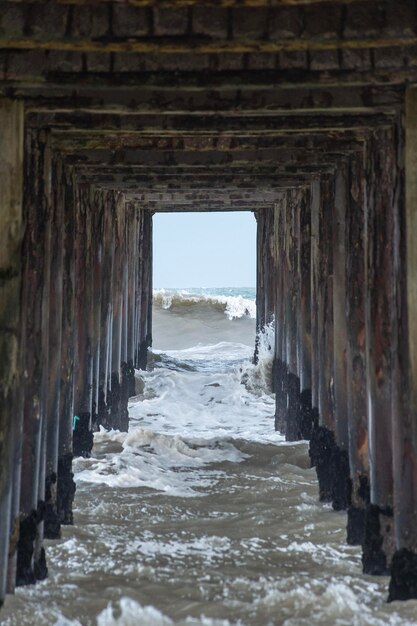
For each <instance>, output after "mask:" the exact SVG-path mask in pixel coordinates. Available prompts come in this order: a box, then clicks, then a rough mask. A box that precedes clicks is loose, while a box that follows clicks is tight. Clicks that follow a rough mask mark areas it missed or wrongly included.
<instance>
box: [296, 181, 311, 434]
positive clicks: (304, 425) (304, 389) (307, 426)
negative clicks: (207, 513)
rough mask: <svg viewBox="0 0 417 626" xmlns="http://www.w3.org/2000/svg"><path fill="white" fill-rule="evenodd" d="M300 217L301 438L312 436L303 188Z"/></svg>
mask: <svg viewBox="0 0 417 626" xmlns="http://www.w3.org/2000/svg"><path fill="white" fill-rule="evenodd" d="M299 210H300V216H299V221H298V239H299V246H298V254H299V258H298V272H299V279H298V282H299V286H300V287H299V290H300V293H299V299H298V304H299V310H298V313H297V318H298V366H299V377H300V403H299V412H300V415H299V417H298V423H299V428H300V436H301V438H302V439H310V437H311V431H312V426H313V424H312V419H313V415H312V395H311V391H312V363H311V358H312V346H311V245H312V240H311V192H310V188H309V187H305V188H304V189H303V195H302V198H301V200H300V209H299Z"/></svg>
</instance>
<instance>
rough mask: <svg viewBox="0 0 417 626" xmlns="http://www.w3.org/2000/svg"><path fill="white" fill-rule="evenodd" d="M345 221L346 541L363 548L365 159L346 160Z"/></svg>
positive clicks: (366, 464) (365, 463)
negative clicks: (348, 489)
mask: <svg viewBox="0 0 417 626" xmlns="http://www.w3.org/2000/svg"><path fill="white" fill-rule="evenodd" d="M349 187H350V202H349V208H348V211H347V221H346V239H345V240H346V311H347V322H348V324H347V359H346V361H347V398H348V420H349V464H350V475H351V480H352V490H351V502H350V506H349V508H348V523H347V541H348V543H350V544H354V545H361V544H362V543H363V539H364V530H365V511H366V508H367V506H368V504H369V461H368V458H369V457H368V414H367V393H366V364H365V333H366V329H365V298H366V291H365V236H366V235H365V202H366V191H365V169H364V157H363V155H362V154H361V155H358V156H356V157H355V158H352V159H351V161H350V180H349Z"/></svg>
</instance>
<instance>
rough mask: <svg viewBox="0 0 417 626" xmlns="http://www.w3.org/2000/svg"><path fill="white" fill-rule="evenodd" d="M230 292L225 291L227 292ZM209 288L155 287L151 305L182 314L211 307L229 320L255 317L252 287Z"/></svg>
mask: <svg viewBox="0 0 417 626" xmlns="http://www.w3.org/2000/svg"><path fill="white" fill-rule="evenodd" d="M228 291H229V292H230V293H227V292H228ZM236 291H237V290H236V289H229V290H228V289H221V290H220V289H219V290H216V289H211V290H210V291H208V290H207V291H204V290H201V289H200V290H198V289H193V290H191V291H188V290H185V289H180V290H171V289H156V290H154V292H153V305H154V307H156V308H160V309H165V310H168V309H170V310H171V311H172V312H175V313H180V314H182V315H184V314H187V313H192V312H193V311H196V310H198V309H199V310H200V311H201V310H203V309H204V308H205V307H211V308H212V309H214V310H216V311H220V312H222V313H224V314H225V315H226V316H227V318H228V319H229V320H234V319H239V318H242V317H249V318H251V319H255V318H256V304H255V298H254V294H253V290H252V289H244V290H240V291H241V293H236Z"/></svg>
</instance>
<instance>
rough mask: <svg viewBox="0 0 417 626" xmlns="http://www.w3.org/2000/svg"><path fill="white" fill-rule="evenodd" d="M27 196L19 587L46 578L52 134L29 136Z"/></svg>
mask: <svg viewBox="0 0 417 626" xmlns="http://www.w3.org/2000/svg"><path fill="white" fill-rule="evenodd" d="M26 154H27V159H26V172H25V174H26V180H25V189H26V194H25V197H24V217H25V224H26V230H25V237H24V241H23V251H22V258H23V259H24V268H23V288H22V309H23V310H25V311H26V312H27V313H26V315H25V316H24V317H23V318H22V331H21V332H22V341H23V342H24V346H25V348H24V350H25V354H24V364H22V367H24V368H25V372H27V377H26V380H25V387H24V422H23V442H22V469H21V493H20V533H19V543H18V554H17V575H16V584H17V585H21V584H28V583H32V582H34V581H35V579H36V578H44V577H45V576H46V573H47V569H46V563H45V556H44V551H43V548H42V536H43V510H44V501H43V500H44V488H45V471H44V463H45V443H46V429H47V384H48V358H49V329H48V312H49V296H50V264H51V259H50V251H51V242H50V237H51V220H50V218H51V203H50V196H49V194H48V187H47V185H48V179H49V177H50V175H51V172H50V165H51V161H50V152H49V146H48V135H47V134H45V133H44V132H42V131H41V132H40V133H36V132H32V133H28V135H27V141H26Z"/></svg>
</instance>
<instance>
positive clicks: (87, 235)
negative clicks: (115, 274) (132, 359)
mask: <svg viewBox="0 0 417 626" xmlns="http://www.w3.org/2000/svg"><path fill="white" fill-rule="evenodd" d="M89 191H90V189H89V187H88V186H84V187H83V188H78V194H77V198H76V214H75V220H76V222H75V224H76V232H75V244H74V248H75V250H74V251H75V285H76V292H75V320H76V348H75V356H74V367H75V372H74V418H73V419H74V424H73V452H74V456H85V457H88V456H89V455H90V453H91V449H92V447H93V433H92V415H91V411H92V372H93V354H92V348H93V346H92V335H93V315H92V307H91V299H92V293H91V292H92V286H91V269H92V268H91V246H92V229H91V226H92V207H91V198H90V195H89Z"/></svg>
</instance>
